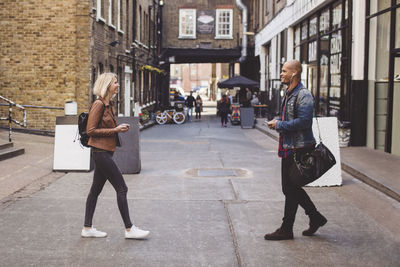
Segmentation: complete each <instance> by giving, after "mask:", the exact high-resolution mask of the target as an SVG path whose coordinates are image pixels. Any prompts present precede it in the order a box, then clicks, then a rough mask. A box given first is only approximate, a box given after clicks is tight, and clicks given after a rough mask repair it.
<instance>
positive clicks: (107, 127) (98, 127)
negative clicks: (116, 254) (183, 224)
mask: <svg viewBox="0 0 400 267" xmlns="http://www.w3.org/2000/svg"><path fill="white" fill-rule="evenodd" d="M118 88H119V84H118V81H117V75H116V74H114V73H103V74H101V75H100V76H99V77H98V78H97V80H96V82H95V84H94V88H93V94H94V95H96V96H97V100H96V101H94V102H93V104H92V107H91V108H90V111H89V118H88V122H87V128H86V131H87V134H88V135H89V137H90V138H89V143H88V144H89V145H90V146H91V147H92V158H93V160H94V165H95V168H94V175H93V182H92V186H91V188H90V192H89V195H88V197H87V200H86V211H85V223H84V227H83V229H82V232H81V236H82V237H106V236H107V233H105V232H102V231H99V230H96V228H93V225H92V219H93V214H94V211H95V208H96V203H97V198H98V196H99V195H100V193H101V191H102V189H103V186H104V184H105V182H106V181H107V180H108V181H109V182H110V183H111V185H112V186H113V187H114V189H115V191H116V193H117V203H118V208H119V211H120V213H121V216H122V219H123V221H124V224H125V238H145V237H146V236H147V235H148V234H149V231H143V230H141V229H139V228H138V227H136V226H134V225H133V224H132V222H131V220H130V217H129V209H128V201H127V199H126V195H127V192H128V187H127V186H126V184H125V181H124V178H123V177H122V174H121V171H120V170H119V168H118V167H117V165H116V164H115V162H114V160H113V158H112V156H113V154H114V152H115V148H116V146H117V145H118V146H119V145H120V142H119V139H118V133H124V132H127V131H129V124H126V123H123V124H120V125H117V118H116V116H115V115H114V112H113V107H112V102H111V99H112V98H113V96H115V95H116V94H117V93H118Z"/></svg>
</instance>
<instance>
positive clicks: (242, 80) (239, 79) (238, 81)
mask: <svg viewBox="0 0 400 267" xmlns="http://www.w3.org/2000/svg"><path fill="white" fill-rule="evenodd" d="M218 87H219V88H229V89H232V88H233V87H249V88H254V87H255V88H259V87H260V85H259V83H258V82H256V81H253V80H250V79H249V78H246V77H243V76H240V75H238V76H235V77H232V78H230V79H227V80H225V81H222V82H219V83H218Z"/></svg>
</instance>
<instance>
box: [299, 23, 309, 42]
mask: <svg viewBox="0 0 400 267" xmlns="http://www.w3.org/2000/svg"><path fill="white" fill-rule="evenodd" d="M307 34H308V33H307V21H304V22H303V23H302V24H301V40H302V41H303V40H305V39H307Z"/></svg>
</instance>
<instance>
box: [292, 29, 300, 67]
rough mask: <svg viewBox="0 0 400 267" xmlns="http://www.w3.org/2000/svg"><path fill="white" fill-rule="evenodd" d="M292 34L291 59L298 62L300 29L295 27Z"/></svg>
mask: <svg viewBox="0 0 400 267" xmlns="http://www.w3.org/2000/svg"><path fill="white" fill-rule="evenodd" d="M293 34H294V38H293V39H294V51H293V58H294V59H296V60H300V27H296V28H295V29H294V31H293Z"/></svg>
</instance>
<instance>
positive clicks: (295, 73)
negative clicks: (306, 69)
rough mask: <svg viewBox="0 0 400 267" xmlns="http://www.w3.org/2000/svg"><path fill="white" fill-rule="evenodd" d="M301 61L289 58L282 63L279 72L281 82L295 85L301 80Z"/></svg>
mask: <svg viewBox="0 0 400 267" xmlns="http://www.w3.org/2000/svg"><path fill="white" fill-rule="evenodd" d="M301 70H302V69H301V63H300V61H298V60H289V61H288V62H286V63H285V64H283V67H282V72H281V75H280V77H281V83H283V84H286V85H290V84H293V85H297V84H298V83H299V82H300V80H301Z"/></svg>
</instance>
